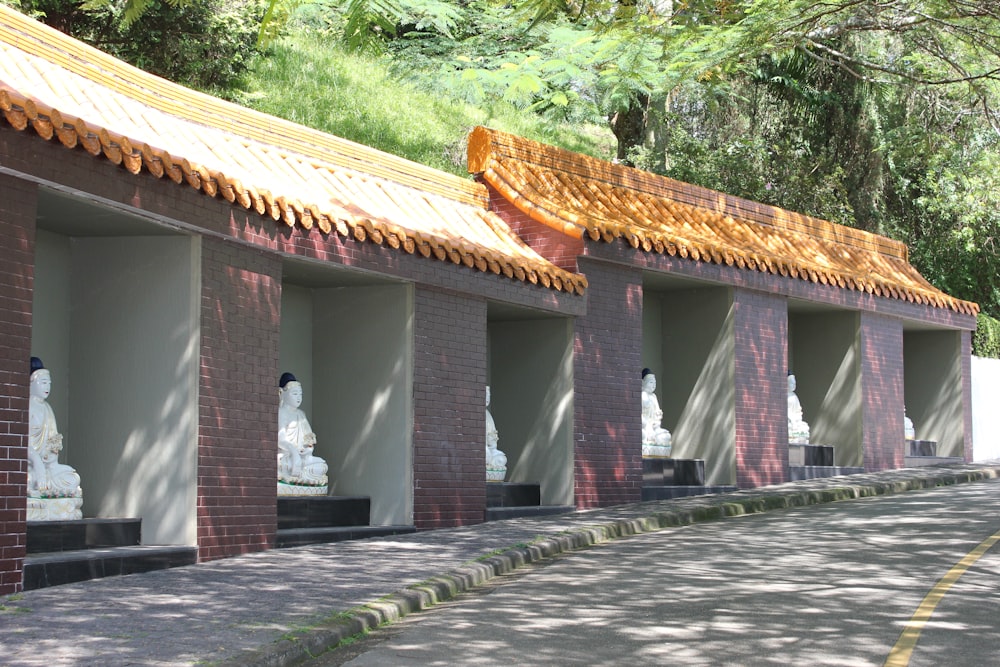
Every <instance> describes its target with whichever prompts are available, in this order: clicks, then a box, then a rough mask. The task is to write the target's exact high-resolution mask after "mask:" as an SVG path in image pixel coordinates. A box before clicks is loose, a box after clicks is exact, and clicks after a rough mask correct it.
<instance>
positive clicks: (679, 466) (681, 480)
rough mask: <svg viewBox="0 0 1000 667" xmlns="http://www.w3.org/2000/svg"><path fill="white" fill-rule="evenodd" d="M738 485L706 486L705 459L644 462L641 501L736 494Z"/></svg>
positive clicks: (657, 459) (651, 458)
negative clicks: (712, 494)
mask: <svg viewBox="0 0 1000 667" xmlns="http://www.w3.org/2000/svg"><path fill="white" fill-rule="evenodd" d="M736 490H737V487H735V486H728V485H726V486H705V459H661V458H655V457H643V459H642V499H643V500H670V499H671V498H686V497H688V496H704V495H708V494H711V493H728V492H730V491H736Z"/></svg>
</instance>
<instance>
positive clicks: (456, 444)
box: [413, 286, 486, 529]
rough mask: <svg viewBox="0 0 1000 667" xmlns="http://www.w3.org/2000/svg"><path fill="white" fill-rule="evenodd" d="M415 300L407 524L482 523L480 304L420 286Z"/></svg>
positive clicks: (482, 313)
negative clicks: (410, 521) (410, 518)
mask: <svg viewBox="0 0 1000 667" xmlns="http://www.w3.org/2000/svg"><path fill="white" fill-rule="evenodd" d="M413 301H414V303H413V311H414V313H413V315H414V326H413V335H414V346H413V523H414V525H415V526H416V527H417V528H419V529H427V528H446V527H450V526H464V525H469V524H474V523H481V522H482V521H483V519H484V518H485V511H486V468H485V459H484V458H483V457H484V450H483V448H484V446H485V437H486V436H485V434H486V301H485V300H484V299H481V298H473V297H468V296H464V295H461V294H456V293H452V292H446V291H443V290H438V289H433V288H425V287H420V286H418V287H417V288H416V289H415V290H414V296H413Z"/></svg>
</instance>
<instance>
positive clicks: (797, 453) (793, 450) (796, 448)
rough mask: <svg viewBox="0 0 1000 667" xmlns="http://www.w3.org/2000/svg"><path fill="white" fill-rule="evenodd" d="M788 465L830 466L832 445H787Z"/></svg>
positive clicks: (831, 462)
mask: <svg viewBox="0 0 1000 667" xmlns="http://www.w3.org/2000/svg"><path fill="white" fill-rule="evenodd" d="M788 465H790V466H797V467H801V466H804V467H813V466H832V465H833V445H814V444H808V445H799V444H790V445H788Z"/></svg>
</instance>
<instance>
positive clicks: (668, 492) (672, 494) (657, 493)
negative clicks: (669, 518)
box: [642, 485, 739, 500]
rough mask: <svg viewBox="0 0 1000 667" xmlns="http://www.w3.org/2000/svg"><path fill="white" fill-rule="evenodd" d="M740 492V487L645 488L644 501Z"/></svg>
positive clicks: (643, 490) (643, 491)
mask: <svg viewBox="0 0 1000 667" xmlns="http://www.w3.org/2000/svg"><path fill="white" fill-rule="evenodd" d="M734 491H739V487H737V486H735V485H733V486H729V485H725V486H644V487H642V499H643V500H671V499H673V498H687V497H688V496H705V495H709V494H712V493H732V492H734Z"/></svg>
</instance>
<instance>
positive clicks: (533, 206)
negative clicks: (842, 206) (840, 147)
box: [468, 127, 979, 315]
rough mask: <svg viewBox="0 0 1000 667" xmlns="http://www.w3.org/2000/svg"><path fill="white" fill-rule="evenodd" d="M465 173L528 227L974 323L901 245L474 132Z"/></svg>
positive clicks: (966, 306) (968, 307) (967, 307)
mask: <svg viewBox="0 0 1000 667" xmlns="http://www.w3.org/2000/svg"><path fill="white" fill-rule="evenodd" d="M468 151H469V171H470V172H471V173H475V174H479V175H480V177H481V178H482V179H483V180H484V181H485V182H486V183H488V184H489V185H490V186H492V187H493V188H494V189H496V191H497V192H499V193H500V194H501V195H502V196H504V197H505V198H506V199H508V200H509V201H511V203H513V204H514V206H516V207H517V208H518V209H520V210H521V211H522V212H524V213H525V214H526V215H528V216H529V217H530V218H532V219H534V220H535V221H537V222H539V223H542V224H545V225H548V226H550V227H552V228H554V229H556V230H559V231H561V232H563V233H565V234H568V235H571V236H574V237H576V238H580V237H582V236H584V235H586V237H587V238H589V239H591V240H592V241H602V242H608V243H610V242H614V241H616V240H618V239H621V240H623V241H624V242H626V243H629V244H630V245H632V247H637V248H642V249H643V250H644V251H647V252H657V253H666V254H669V255H677V256H680V257H683V258H688V259H691V260H693V261H700V262H714V263H717V264H723V263H724V264H727V265H729V266H733V265H735V266H736V267H738V268H739V269H743V270H753V271H761V272H767V273H774V274H778V275H782V276H791V277H793V278H798V279H801V280H807V281H810V282H814V283H818V284H822V285H836V286H837V287H840V288H842V289H850V290H855V291H863V292H867V293H870V294H877V295H881V296H885V297H887V298H892V299H900V300H905V301H910V302H915V303H921V304H926V305H931V306H934V307H937V308H947V309H950V310H953V311H956V312H960V313H964V314H970V315H974V314H976V313H978V311H979V307H978V305H977V304H975V303H971V302H968V301H963V300H961V299H956V298H954V297H951V296H949V295H947V294H945V293H944V292H942V291H941V290H938V289H937V288H935V287H933V286H932V285H931V284H930V283H929V282H927V280H926V279H924V278H923V276H921V275H920V274H919V273H918V272H917V270H916V269H915V268H914V267H913V266H912V265H911V264H910V263H909V261H908V252H907V248H906V246H905V245H904V244H902V243H900V242H898V241H894V240H892V239H888V238H886V237H883V236H879V235H877V234H871V233H869V232H865V231H863V230H858V229H853V228H850V227H845V226H843V225H836V224H834V223H831V222H828V221H826V220H819V219H817V218H811V217H809V216H805V215H801V214H798V213H793V212H791V211H786V210H783V209H779V208H775V207H772V206H767V205H765V204H761V203H759V202H751V201H748V200H745V199H740V198H737V197H732V196H730V195H726V194H724V193H721V192H716V191H713V190H708V189H705V188H700V187H697V186H694V185H690V184H687V183H681V182H679V181H674V180H672V179H669V178H665V177H661V176H656V175H654V174H650V173H647V172H641V171H638V170H635V169H631V168H628V167H623V166H619V165H614V164H611V163H608V162H604V161H601V160H597V159H594V158H591V157H588V156H585V155H580V154H577V153H572V152H569V151H565V150H562V149H559V148H555V147H553V146H547V145H545V144H540V143H538V142H534V141H530V140H528V139H524V138H522V137H518V136H515V135H511V134H507V133H504V132H499V131H497V130H492V129H488V128H485V127H477V128H476V129H475V130H473V132H472V134H471V135H470V137H469V149H468Z"/></svg>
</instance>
